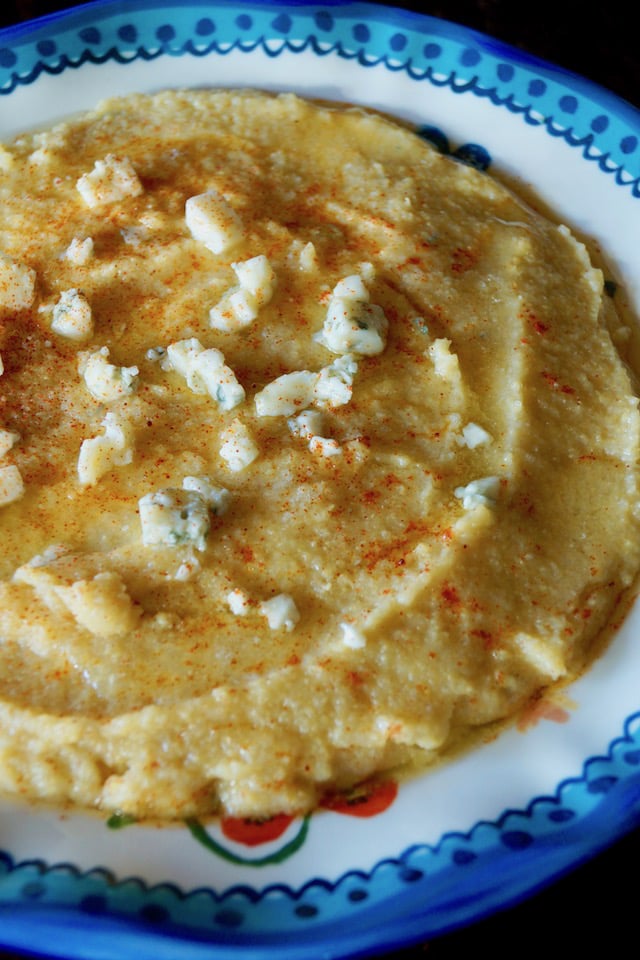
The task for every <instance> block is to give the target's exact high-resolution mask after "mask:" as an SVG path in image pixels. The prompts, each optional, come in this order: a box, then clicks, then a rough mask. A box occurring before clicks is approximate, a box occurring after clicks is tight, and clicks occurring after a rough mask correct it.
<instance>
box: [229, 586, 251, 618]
mask: <svg viewBox="0 0 640 960" xmlns="http://www.w3.org/2000/svg"><path fill="white" fill-rule="evenodd" d="M227 603H228V604H229V609H230V610H231V613H233V614H235V615H236V617H246V615H247V614H248V613H249V610H250V609H251V601H250V600H249V597H248V596H247V594H246V593H245V592H244V590H241V589H240V588H239V587H236V588H235V590H230V591H229V593H228V594H227Z"/></svg>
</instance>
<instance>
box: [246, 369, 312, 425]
mask: <svg viewBox="0 0 640 960" xmlns="http://www.w3.org/2000/svg"><path fill="white" fill-rule="evenodd" d="M317 381H318V374H317V373H312V372H311V371H310V370H295V371H294V372H293V373H285V374H283V375H282V376H281V377H278V378H277V379H276V380H272V381H271V383H268V384H267V385H266V387H264V388H263V389H262V390H261V391H260V392H259V393H257V394H256V396H255V403H256V413H257V415H258V416H259V417H277V416H283V417H289V416H291V414H293V413H296V412H297V411H298V410H302V409H303V408H304V407H308V406H309V404H310V403H312V402H313V399H314V397H315V389H316V383H317Z"/></svg>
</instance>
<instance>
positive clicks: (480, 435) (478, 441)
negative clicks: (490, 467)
mask: <svg viewBox="0 0 640 960" xmlns="http://www.w3.org/2000/svg"><path fill="white" fill-rule="evenodd" d="M491 439H492V438H491V434H490V433H487V431H486V430H485V429H484V427H481V426H479V425H478V424H477V423H474V422H473V421H471V422H470V423H467V424H466V425H465V426H464V427H463V428H462V436H461V437H459V438H458V443H459V444H460V446H461V447H468V448H469V450H475V448H476V447H481V446H483V444H485V443H491Z"/></svg>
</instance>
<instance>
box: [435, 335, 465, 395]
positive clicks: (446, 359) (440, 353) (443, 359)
mask: <svg viewBox="0 0 640 960" xmlns="http://www.w3.org/2000/svg"><path fill="white" fill-rule="evenodd" d="M428 352H429V356H430V357H431V362H432V363H433V367H434V370H435V372H436V374H437V375H438V376H439V377H442V379H443V380H448V381H449V382H450V383H451V384H452V385H454V386H458V385H459V384H460V383H461V379H460V363H459V361H458V356H457V354H455V353H452V352H451V340H447V339H446V337H441V338H439V339H438V340H434V341H433V343H432V344H431V346H430V347H429V351H428Z"/></svg>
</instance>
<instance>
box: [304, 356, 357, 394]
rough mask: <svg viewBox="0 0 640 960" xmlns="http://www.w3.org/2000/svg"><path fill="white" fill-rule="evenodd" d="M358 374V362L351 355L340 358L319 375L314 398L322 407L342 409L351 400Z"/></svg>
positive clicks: (323, 369) (324, 368)
mask: <svg viewBox="0 0 640 960" xmlns="http://www.w3.org/2000/svg"><path fill="white" fill-rule="evenodd" d="M357 372H358V362H357V360H356V359H355V357H354V356H353V355H352V354H350V353H345V354H344V356H342V357H338V358H337V359H336V360H334V361H333V363H331V364H329V366H327V367H323V368H322V370H321V371H320V373H319V374H318V379H317V381H316V385H315V390H314V396H315V402H316V403H317V404H318V406H321V407H341V406H344V404H345V403H349V401H350V400H351V394H352V393H353V378H354V377H355V375H356V373H357Z"/></svg>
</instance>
